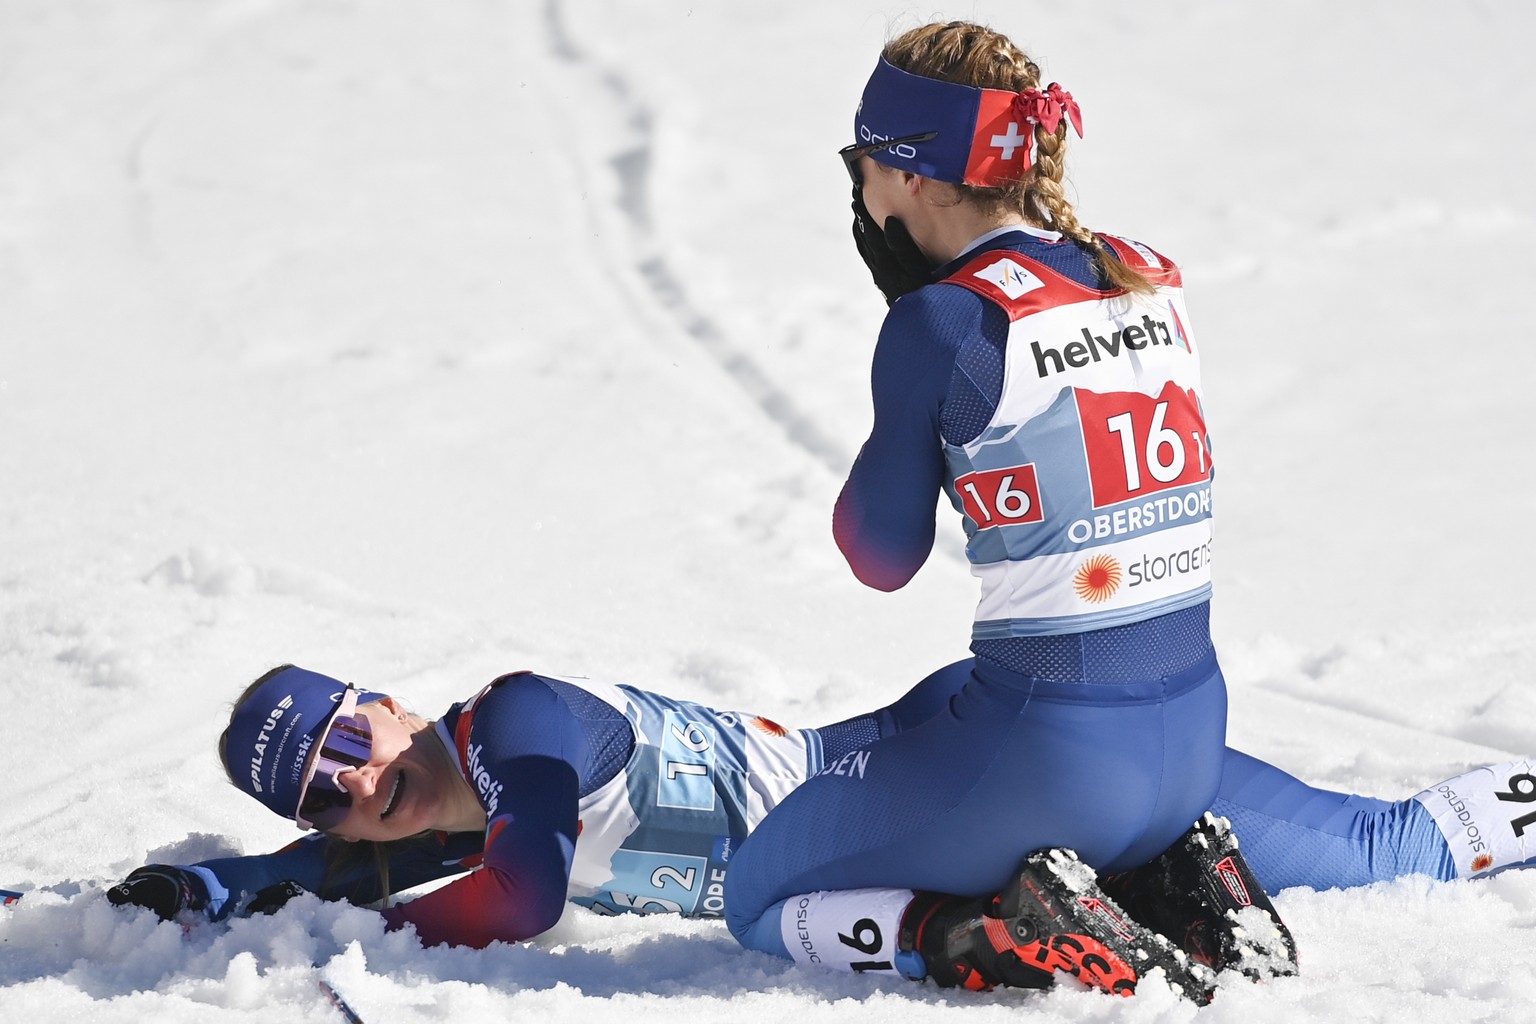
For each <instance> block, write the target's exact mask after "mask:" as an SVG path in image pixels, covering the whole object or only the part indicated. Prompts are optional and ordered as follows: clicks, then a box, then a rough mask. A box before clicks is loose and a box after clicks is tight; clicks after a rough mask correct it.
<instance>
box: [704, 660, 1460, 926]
mask: <svg viewBox="0 0 1536 1024" xmlns="http://www.w3.org/2000/svg"><path fill="white" fill-rule="evenodd" d="M971 669H972V663H971V662H968V661H965V662H958V663H956V664H954V665H950V666H947V667H945V668H943V669H940V670H939V671H938V672H935V673H933V674H932V675H930V676H929V677H928V678H926V679H924V680H923V681H922V682H921V683H919V684H918V685H917V686H915V687H913V688H912V690H910V691H909V692H908V693H907V694H906V695H905V696H903V697H902V698H901V699H900V700H898V701H897V702H896V703H894V704H892V705H890V706H888V707H885V708H882V709H880V710H879V711H876V712H873V713H872V714H868V715H861V716H859V717H857V718H853V719H849V720H848V721H847V722H839V723H837V724H835V725H830V726H824V727H822V728H821V729H820V730H819V732H820V733H821V734H822V737H823V744H824V749H825V750H826V753H827V762H828V764H836V763H837V762H839V761H841V760H843V756H844V755H845V754H847V753H848V752H849V751H853V750H855V749H857V748H859V747H862V746H864V745H865V744H866V743H871V742H872V741H874V740H882V739H884V738H887V737H896V736H897V735H898V734H901V733H905V732H909V731H914V730H917V729H919V728H920V727H922V726H923V725H924V723H926V722H928V721H929V720H930V719H934V718H936V717H938V716H940V715H941V714H946V713H947V712H948V709H949V703H950V699H951V698H952V697H955V696H957V695H958V694H960V693H961V691H962V690H963V688H964V687H965V685H966V683H967V682H968V681H969V680H970V678H971ZM985 671H986V670H985V669H983V672H985ZM1104 746H1105V747H1108V746H1109V743H1108V742H1107V738H1106V742H1105V744H1104ZM871 751H872V752H871V762H870V765H871V767H872V766H873V748H871ZM1035 767H1039V765H1038V764H1036V765H1035ZM1067 767H1068V775H1069V776H1070V777H1071V780H1072V781H1071V786H1070V788H1069V789H1068V790H1067V792H1068V794H1069V795H1070V796H1071V797H1074V798H1075V802H1074V801H1072V800H1069V801H1068V804H1069V806H1068V811H1069V813H1071V814H1077V815H1081V816H1082V817H1084V818H1087V817H1089V816H1090V811H1092V812H1093V813H1092V816H1093V817H1095V818H1097V817H1098V816H1099V814H1100V813H1102V809H1103V808H1104V806H1105V805H1103V804H1100V803H1099V802H1098V799H1097V797H1094V802H1093V804H1092V805H1090V804H1089V802H1088V798H1089V796H1090V793H1089V792H1088V791H1085V790H1084V789H1083V788H1082V780H1083V779H1084V776H1082V775H1075V776H1074V775H1072V773H1071V770H1070V766H1067ZM846 770H847V768H846V766H845V771H846ZM834 778H835V777H834ZM843 778H844V780H847V776H844V777H843ZM1015 778H1016V782H1017V783H1019V785H1018V786H1017V789H1018V793H1017V797H1018V798H1019V799H1020V800H1024V799H1028V800H1032V799H1033V797H1034V795H1035V790H1036V789H1037V788H1038V786H1039V784H1040V778H1041V776H1040V775H1039V773H1038V772H1035V771H1032V770H1031V768H1030V767H1029V766H1026V767H1024V768H1022V769H1021V770H1020V771H1018V772H1016V773H1015ZM818 781H819V780H818ZM920 783H921V780H919V784H920ZM808 786H809V784H808ZM808 786H807V787H802V789H806V788H808ZM857 788H859V787H857V786H844V787H843V789H844V790H854V789H857ZM798 795H799V791H797V792H796V794H794V795H793V796H792V797H791V800H792V799H794V797H795V796H798ZM843 798H844V799H852V800H853V801H854V802H855V810H859V794H858V793H853V794H852V796H851V798H850V797H848V796H847V795H846V794H843ZM888 799H889V800H890V801H891V804H892V805H894V806H895V807H896V808H897V813H898V814H901V813H903V811H902V810H901V808H902V807H903V805H904V803H905V801H906V795H905V794H903V793H902V792H900V791H899V790H898V791H895V792H894V793H892V794H890V795H889V796H888ZM789 802H790V801H788V800H786V801H785V806H788V804H789ZM1017 802H1018V801H1017V800H1016V801H1013V802H1011V803H1012V805H1017ZM1008 806H1010V803H1009V802H1005V804H1004V806H1002V807H998V808H994V809H993V814H992V815H991V817H990V818H984V821H983V826H982V828H983V831H987V830H988V829H992V828H995V827H996V826H997V825H998V823H999V821H1000V819H1001V818H1002V817H1003V815H1004V813H1006V811H1007V809H1008ZM1209 807H1210V809H1211V810H1214V811H1215V812H1216V813H1217V814H1221V815H1224V816H1225V817H1227V818H1229V819H1231V821H1232V825H1233V829H1234V830H1235V831H1236V833H1237V835H1238V839H1239V841H1240V842H1241V843H1242V848H1243V852H1244V855H1245V856H1246V858H1247V860H1248V864H1249V866H1250V867H1251V868H1252V869H1253V871H1254V874H1255V875H1256V876H1257V877H1258V879H1259V882H1260V883H1261V884H1262V885H1263V886H1264V888H1265V889H1266V890H1268V891H1269V892H1279V891H1280V890H1281V889H1286V888H1290V887H1292V886H1305V887H1308V888H1312V889H1331V888H1346V887H1349V886H1356V885H1366V884H1368V883H1371V882H1376V881H1383V880H1386V879H1391V878H1398V877H1401V876H1403V875H1408V874H1415V873H1417V874H1424V875H1428V876H1430V877H1432V878H1437V879H1441V880H1449V879H1453V878H1455V877H1457V873H1456V867H1455V863H1454V861H1453V860H1452V858H1451V855H1450V850H1449V848H1448V847H1447V846H1446V843H1445V839H1444V837H1443V836H1442V835H1441V833H1440V830H1439V828H1438V827H1437V826H1436V825H1435V822H1434V819H1433V818H1432V817H1431V816H1430V814H1429V812H1428V811H1426V810H1425V809H1424V807H1423V805H1422V804H1420V803H1419V802H1418V801H1417V800H1414V799H1411V798H1410V799H1406V800H1399V801H1386V800H1377V799H1374V798H1371V797H1364V796H1356V795H1353V794H1349V793H1338V792H1334V791H1332V790H1326V789H1318V788H1316V787H1313V786H1309V785H1307V784H1306V783H1304V782H1302V781H1301V780H1299V779H1297V778H1296V777H1294V776H1292V775H1290V774H1288V773H1287V772H1284V771H1281V770H1280V769H1279V768H1276V767H1275V766H1273V765H1271V764H1266V763H1265V762H1263V761H1260V760H1258V759H1257V758H1254V757H1249V756H1248V755H1247V754H1244V753H1242V752H1240V751H1237V750H1233V749H1231V748H1230V747H1227V748H1224V749H1223V750H1222V752H1221V763H1220V783H1219V788H1218V790H1217V792H1216V796H1215V798H1214V800H1212V801H1211V803H1210V804H1209ZM1203 809H1204V808H1201V810H1203ZM780 813H781V811H780V810H776V811H775V812H774V814H773V815H770V816H769V818H768V820H767V821H765V822H764V823H763V826H762V827H760V828H759V829H758V831H757V832H756V833H754V835H764V834H766V835H767V836H769V837H770V842H771V841H773V840H772V838H771V837H772V836H774V835H775V833H773V832H767V831H766V829H767V827H768V826H769V825H770V824H774V825H781V826H783V827H784V828H785V829H786V830H793V829H796V828H799V829H802V830H804V831H805V832H806V834H807V835H811V834H817V835H819V832H820V831H822V830H817V829H815V828H814V823H815V819H814V818H807V817H805V816H804V815H807V814H812V813H819V812H818V811H817V810H816V809H815V808H812V809H810V810H806V809H805V805H803V804H802V805H800V809H799V810H798V811H797V818H796V819H794V820H789V819H785V818H780V817H779V815H780ZM834 813H836V812H834ZM861 813H862V812H861ZM1198 813H1199V811H1196V812H1195V816H1198ZM858 816H861V815H856V816H855V817H858ZM1193 820H1194V816H1191V817H1189V818H1188V819H1187V820H1186V821H1184V823H1183V824H1182V825H1176V827H1177V830H1178V831H1180V832H1182V830H1183V828H1184V827H1187V825H1188V824H1189V822H1192V821H1193ZM837 824H838V821H837V819H831V820H829V822H828V828H829V829H830V830H831V831H832V832H833V833H834V836H833V838H834V839H836V838H837V833H839V832H840V830H839V829H838V828H837ZM778 835H780V836H781V837H784V838H781V839H779V840H778V841H779V842H785V841H786V839H787V841H788V845H789V846H790V847H791V851H790V852H791V853H792V854H798V856H793V857H785V856H784V855H783V854H784V852H785V851H783V850H774V851H772V853H771V854H770V853H769V852H768V851H766V850H764V849H763V848H762V847H763V845H765V844H760V845H759V847H758V848H756V849H755V850H754V851H753V854H752V858H751V859H747V858H746V857H745V855H746V854H747V846H744V847H743V848H742V850H741V851H740V852H739V853H738V855H737V859H736V860H734V861H733V862H732V864H731V873H730V876H729V877H728V880H727V886H728V891H730V892H732V893H733V895H732V896H731V897H730V899H731V900H737V901H739V900H741V899H751V900H754V901H755V902H754V903H752V904H751V905H750V906H744V905H743V904H742V903H740V902H728V904H727V906H728V908H729V911H728V920H729V922H730V924H731V928H732V931H733V933H734V934H735V935H736V937H737V938H738V939H739V940H740V941H741V942H742V943H743V944H744V945H746V946H747V947H748V948H752V949H759V950H762V951H763V952H767V953H773V954H775V955H777V956H788V952H787V951H786V950H785V949H784V946H783V943H782V939H781V937H780V930H779V920H778V907H779V905H780V903H779V901H781V900H782V899H784V898H786V897H788V896H791V895H795V894H797V893H800V892H810V891H815V890H817V889H831V888H858V887H864V886H880V885H887V886H891V887H895V888H930V889H937V890H939V891H951V892H971V893H978V892H987V891H990V890H991V889H995V888H997V887H998V886H999V885H1001V882H997V883H995V884H992V885H991V886H990V888H989V886H988V885H986V884H980V885H977V886H972V887H970V888H966V889H959V888H956V887H954V886H952V885H946V884H940V883H939V882H936V881H934V880H932V879H931V878H929V879H927V880H921V881H895V880H893V876H892V875H890V874H883V875H881V876H880V878H881V879H882V880H876V881H868V880H859V879H861V878H865V877H867V876H865V875H863V874H861V873H860V871H859V865H858V864H857V856H858V855H857V854H854V855H852V856H851V857H849V856H847V855H845V856H844V857H843V858H842V859H839V860H836V861H833V862H832V863H831V865H830V866H831V867H832V868H833V869H834V871H835V872H836V873H835V875H834V876H833V877H835V878H837V879H839V880H840V881H841V884H832V885H827V884H821V883H820V882H819V881H818V880H817V876H816V874H815V865H811V868H810V870H809V871H806V869H804V868H801V867H800V865H801V864H802V863H803V862H805V861H807V860H809V855H810V853H811V851H810V850H809V849H807V850H803V851H800V850H796V849H795V843H794V838H795V837H794V834H793V832H792V831H785V832H783V833H778ZM995 838H996V837H995V835H990V834H989V835H987V836H986V837H985V842H986V844H990V845H989V849H991V850H993V851H994V852H1000V859H1001V860H1004V861H1006V860H1007V859H1008V857H1009V856H1010V855H1012V856H1013V859H1014V860H1015V861H1017V860H1018V859H1019V851H1021V850H1022V851H1023V852H1028V850H1030V849H1034V848H1037V847H1029V846H1024V847H1013V848H1011V849H1002V850H1001V851H999V848H998V845H997V844H996V843H995V842H994V840H995ZM817 841H818V842H826V840H825V839H818V840H817ZM969 842H970V837H965V838H964V839H962V838H961V835H960V834H959V833H956V834H955V835H954V837H953V838H952V839H950V840H948V841H947V842H946V841H945V839H944V837H943V836H942V834H941V835H940V836H939V838H938V845H939V853H938V855H937V857H936V858H934V859H937V860H938V861H939V862H940V863H941V864H947V863H949V862H950V861H951V859H952V858H954V857H955V856H956V855H957V854H959V853H961V852H962V850H963V847H965V846H966V845H967V844H968V843H969ZM1051 842H1052V843H1053V844H1055V843H1056V841H1055V840H1052V841H1051ZM750 845H751V844H750V843H749V844H748V846H750ZM1037 845H1038V844H1037ZM1061 845H1072V844H1071V843H1062V844H1061ZM1165 845H1166V844H1165ZM873 852H874V853H877V854H878V853H880V852H881V851H879V850H874V851H873ZM964 852H967V853H968V852H969V851H964ZM1144 852H1145V848H1144V847H1139V848H1138V849H1137V852H1136V853H1135V854H1133V855H1132V856H1136V857H1141V856H1142V854H1143V853H1144ZM1152 852H1153V853H1155V852H1157V851H1152ZM1146 856H1147V857H1150V856H1151V854H1150V853H1147V854H1146ZM932 857H934V855H933V854H932V853H928V854H925V855H924V856H921V857H919V858H918V860H919V864H918V865H917V867H916V868H915V869H914V872H916V871H919V870H928V869H930V868H932V866H933V865H932V864H929V863H927V862H926V861H927V859H928V858H932ZM849 859H851V860H852V861H853V863H845V862H844V861H845V860H849ZM971 859H973V858H969V857H968V858H967V863H969V861H970V860H971ZM1142 859H1145V858H1144V857H1143V858H1142ZM743 860H745V861H746V864H747V867H748V870H749V871H750V872H751V875H750V876H748V873H747V871H743V870H742V866H743ZM1091 862H1092V861H1091ZM1129 862H1133V861H1129V859H1128V857H1126V856H1121V857H1117V858H1115V859H1114V862H1113V864H1112V866H1114V867H1120V866H1124V864H1125V863H1129ZM780 865H785V867H780ZM1011 866H1012V865H1011V864H1010V865H1009V867H1010V868H1011ZM788 867H792V868H799V869H800V870H798V871H797V872H796V874H795V875H794V876H793V877H790V878H788V879H787V880H786V881H784V882H783V883H778V886H777V888H775V887H774V884H775V883H773V881H772V880H771V879H768V878H767V877H766V876H767V874H768V872H769V871H771V870H775V869H778V870H786V868H788ZM881 870H883V866H882V868H881ZM969 870H972V871H974V870H975V869H974V868H971V869H969ZM989 870H990V869H989ZM1007 870H1008V868H1004V869H1003V871H1004V878H1006V872H1007ZM903 877H905V876H903ZM732 882H734V883H735V884H736V888H735V889H731V888H730V885H731V883H732ZM776 892H777V893H780V895H777V896H774V895H773V894H774V893H776Z"/></svg>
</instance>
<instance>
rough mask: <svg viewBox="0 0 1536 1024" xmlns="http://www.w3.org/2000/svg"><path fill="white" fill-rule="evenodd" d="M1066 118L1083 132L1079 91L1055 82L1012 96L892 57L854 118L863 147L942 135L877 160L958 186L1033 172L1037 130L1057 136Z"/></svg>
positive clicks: (877, 69) (1006, 180) (866, 91)
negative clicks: (942, 77)
mask: <svg viewBox="0 0 1536 1024" xmlns="http://www.w3.org/2000/svg"><path fill="white" fill-rule="evenodd" d="M1063 117H1066V118H1067V120H1068V121H1070V123H1071V124H1072V127H1073V128H1074V129H1076V131H1077V134H1078V136H1079V137H1081V136H1082V134H1083V129H1082V115H1081V114H1080V113H1079V112H1078V109H1077V104H1076V103H1074V102H1073V101H1072V94H1071V93H1068V92H1065V91H1063V90H1062V88H1061V86H1059V85H1057V84H1055V83H1054V82H1053V83H1052V84H1051V85H1050V86H1049V87H1048V88H1047V89H1046V91H1045V92H1041V91H1040V90H1039V89H1026V90H1024V91H1023V92H1004V91H1002V90H1000V89H978V88H975V87H974V86H969V85H956V84H955V83H953V82H941V81H939V80H938V79H936V78H925V77H924V76H922V75H914V74H911V73H910V72H906V71H903V70H901V69H900V68H898V67H896V65H894V64H892V63H891V62H890V61H888V60H886V59H885V58H884V57H881V58H880V63H879V64H877V65H876V66H875V71H874V74H872V75H870V76H869V81H868V82H867V83H866V84H865V86H864V96H863V98H862V99H861V100H860V101H859V109H858V112H857V113H855V114H854V117H853V130H854V137H855V138H856V139H858V141H859V143H861V144H868V143H871V142H883V141H885V140H887V139H899V138H903V137H905V136H909V135H921V134H923V133H924V132H932V131H937V132H938V133H939V134H938V135H937V136H936V137H935V138H933V139H931V140H929V141H927V142H918V143H912V144H907V145H902V146H896V147H892V148H891V149H882V150H879V151H877V152H875V153H871V154H870V156H871V158H873V159H875V160H878V161H880V162H881V163H883V164H885V165H886V166H888V167H895V168H897V169H898V170H903V171H911V172H912V173H914V174H921V175H922V176H923V177H925V178H934V179H936V180H938V181H948V182H952V183H954V184H966V185H982V186H995V185H1006V184H1009V183H1011V182H1015V181H1021V180H1023V179H1024V178H1025V177H1026V176H1027V175H1028V173H1029V169H1030V167H1031V166H1032V164H1031V154H1032V153H1033V150H1034V139H1035V131H1034V128H1035V125H1036V124H1038V123H1044V125H1045V128H1046V130H1047V131H1049V132H1052V133H1054V132H1055V131H1056V126H1057V125H1058V124H1059V123H1060V121H1061V119H1062V118H1063Z"/></svg>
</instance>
